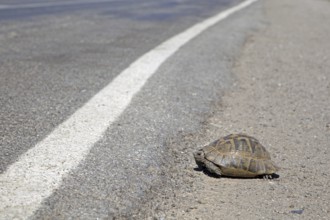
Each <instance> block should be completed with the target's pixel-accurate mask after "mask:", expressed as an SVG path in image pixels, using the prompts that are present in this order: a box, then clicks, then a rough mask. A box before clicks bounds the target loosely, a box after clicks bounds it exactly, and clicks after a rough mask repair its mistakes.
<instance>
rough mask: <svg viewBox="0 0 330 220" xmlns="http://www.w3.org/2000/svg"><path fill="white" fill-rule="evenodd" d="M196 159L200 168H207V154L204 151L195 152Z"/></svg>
mask: <svg viewBox="0 0 330 220" xmlns="http://www.w3.org/2000/svg"><path fill="white" fill-rule="evenodd" d="M194 158H195V161H196V164H197V165H198V167H199V168H203V167H205V153H204V151H203V149H199V150H198V151H196V152H194Z"/></svg>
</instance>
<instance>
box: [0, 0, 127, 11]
mask: <svg viewBox="0 0 330 220" xmlns="http://www.w3.org/2000/svg"><path fill="white" fill-rule="evenodd" d="M118 1H121V0H85V1H65V2H38V3H29V4H12V5H0V10H1V9H24V8H43V7H55V6H68V5H82V4H91V3H106V2H109V3H111V2H118Z"/></svg>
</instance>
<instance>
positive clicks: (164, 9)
mask: <svg viewBox="0 0 330 220" xmlns="http://www.w3.org/2000/svg"><path fill="white" fill-rule="evenodd" d="M167 3H168V2H166V1H159V2H157V3H153V1H143V4H142V3H141V5H140V6H139V5H138V4H133V5H129V4H128V3H127V4H128V5H129V6H128V5H120V6H118V7H117V8H116V9H114V7H115V6H114V5H113V4H110V3H109V6H108V7H106V4H104V3H102V6H101V7H96V6H95V7H92V8H85V7H83V8H79V7H76V8H78V9H77V10H71V9H70V10H69V9H65V8H63V9H59V10H58V11H56V12H54V14H48V15H42V13H40V14H39V13H37V15H36V16H32V15H31V14H25V15H24V16H22V17H18V18H15V19H12V18H10V16H9V15H7V17H6V16H3V17H0V23H1V25H0V45H1V47H0V77H1V80H0V94H1V96H0V103H1V105H0V122H1V124H0V138H1V139H0V141H1V142H0V146H1V148H0V161H1V162H0V169H1V170H0V171H1V172H3V171H5V169H6V168H7V167H8V166H9V165H10V164H11V163H13V162H15V160H17V159H18V158H19V155H21V154H22V153H24V152H26V151H27V150H28V149H29V148H31V147H33V146H34V145H35V144H36V143H37V142H39V141H41V140H42V139H43V138H44V137H46V136H47V134H49V133H50V132H51V131H52V130H53V129H54V128H55V127H56V126H57V125H58V124H60V123H61V122H63V121H64V120H65V119H66V118H68V117H69V116H70V115H71V114H72V113H73V112H75V110H76V109H78V108H79V107H80V106H82V105H83V104H84V103H85V102H86V101H88V100H89V99H90V98H91V97H92V96H93V95H94V94H95V93H97V92H98V91H99V90H100V89H102V88H103V87H104V86H106V85H107V84H108V83H109V82H110V81H111V80H112V79H113V78H114V77H115V76H116V75H117V74H119V73H120V72H121V71H122V70H123V69H125V68H126V67H127V66H128V65H129V64H130V63H132V62H133V61H134V60H135V59H136V58H138V57H139V56H141V55H142V54H144V53H145V52H147V51H149V50H150V49H152V48H153V47H155V46H157V45H158V44H159V43H161V42H163V41H164V40H166V39H168V38H169V37H171V36H173V35H175V34H176V33H179V32H181V31H183V30H184V29H186V28H188V27H190V26H191V25H193V24H195V23H196V22H198V21H201V20H203V19H204V18H207V17H209V16H211V15H213V14H215V13H217V12H219V11H221V10H223V9H225V8H226V7H230V6H231V5H234V4H237V3H238V2H237V1H208V3H206V2H203V3H198V1H194V3H193V2H188V1H187V2H185V1H183V2H182V3H178V2H172V4H167ZM0 4H4V1H0ZM20 10H23V9H20ZM24 10H25V9H24ZM36 10H37V9H36ZM38 10H40V11H42V9H38ZM121 10H122V11H121ZM254 10H257V8H255V7H250V8H249V9H248V10H246V11H247V12H249V13H247V12H246V11H242V12H239V13H237V14H235V15H233V16H232V17H230V18H229V19H227V20H225V21H223V22H221V23H219V24H217V25H215V26H214V27H212V28H210V29H209V30H208V31H206V32H205V33H203V34H202V35H200V36H198V37H197V38H196V39H194V40H193V41H191V42H190V43H188V44H187V45H185V46H184V47H183V48H182V49H181V50H180V51H179V52H178V53H176V54H175V55H174V56H173V57H171V58H170V59H169V60H168V61H167V62H166V63H165V64H164V65H163V66H162V67H161V68H160V69H159V70H158V71H157V73H156V74H155V75H154V76H153V77H152V78H151V79H150V80H149V81H148V83H147V85H146V86H145V87H144V88H143V89H142V91H141V92H140V93H139V94H138V95H137V96H136V97H134V99H133V101H132V103H131V105H130V106H129V108H127V109H126V110H125V112H124V113H123V114H122V115H121V117H120V118H119V119H118V121H117V122H116V123H115V124H113V125H112V126H111V127H110V128H109V129H108V131H107V132H106V134H105V135H104V137H103V138H102V139H101V140H100V141H99V142H98V143H97V144H96V145H95V146H94V147H93V149H92V150H91V152H90V154H89V155H88V157H87V158H86V160H85V161H82V163H81V164H80V166H79V167H78V168H77V169H76V170H74V171H72V172H71V174H70V175H69V176H67V177H66V178H65V179H64V181H63V185H62V187H61V188H60V189H57V190H56V191H55V192H54V193H53V195H52V196H51V197H49V198H48V199H47V200H45V201H44V203H43V204H42V207H41V208H40V209H39V210H38V211H37V212H36V213H35V216H34V217H33V218H35V219H44V218H49V219H55V218H57V219H58V218H74V219H77V218H80V219H81V218H87V219H91V218H94V219H95V218H110V219H111V218H144V217H146V216H149V215H150V212H148V210H146V209H144V206H143V203H145V202H147V201H149V200H150V199H151V198H150V197H149V196H148V194H150V195H156V194H157V190H161V189H162V188H166V187H167V185H169V184H168V183H169V182H171V179H169V178H168V176H167V175H166V172H167V171H168V170H167V169H166V168H167V164H168V163H171V156H172V155H171V152H169V151H167V149H166V142H167V141H168V140H170V139H171V138H175V137H178V136H180V135H182V134H187V133H194V132H195V131H197V130H198V129H200V126H201V123H202V122H203V121H204V120H205V118H207V117H208V116H209V115H210V114H212V112H211V109H212V104H213V103H215V102H218V101H219V99H221V92H222V91H224V90H225V89H226V88H227V87H228V85H229V84H230V83H231V80H232V76H231V73H230V69H231V67H232V65H233V60H234V59H235V56H236V55H237V54H238V52H239V50H240V48H241V46H242V44H243V43H244V40H245V38H246V36H247V33H249V32H250V31H253V30H254V28H255V24H254V22H253V19H254V14H253V11H254ZM114 11H117V13H114ZM171 13H173V15H171ZM1 14H2V11H1ZM190 147H192V148H194V147H196V146H194V144H193V143H192V145H191V146H190ZM155 192H156V193H155ZM151 208H155V207H151Z"/></svg>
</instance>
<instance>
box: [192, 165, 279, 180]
mask: <svg viewBox="0 0 330 220" xmlns="http://www.w3.org/2000/svg"><path fill="white" fill-rule="evenodd" d="M194 170H195V171H197V172H203V173H204V174H205V175H207V176H209V177H212V178H216V179H220V178H226V179H270V180H272V179H278V178H280V175H278V174H276V173H273V174H270V175H260V176H256V177H233V176H219V175H217V174H215V173H211V172H210V171H208V170H207V169H205V168H200V167H195V168H194Z"/></svg>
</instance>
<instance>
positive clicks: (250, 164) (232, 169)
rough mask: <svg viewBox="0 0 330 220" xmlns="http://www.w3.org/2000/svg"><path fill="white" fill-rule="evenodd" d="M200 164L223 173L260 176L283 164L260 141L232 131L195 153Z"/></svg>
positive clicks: (272, 171)
mask: <svg viewBox="0 0 330 220" xmlns="http://www.w3.org/2000/svg"><path fill="white" fill-rule="evenodd" d="M194 157H195V160H196V163H197V165H198V166H199V167H203V168H206V169H207V170H208V171H209V172H211V173H215V174H217V175H222V176H232V177H256V176H262V175H267V176H270V175H272V174H274V173H275V172H276V171H278V170H279V168H278V167H277V166H276V165H275V164H274V162H273V161H272V160H271V157H270V154H269V153H268V151H267V150H266V149H265V147H264V146H262V145H261V144H260V143H259V141H258V140H257V139H256V138H254V137H251V136H248V135H245V134H230V135H228V136H226V137H223V138H220V139H219V140H216V141H214V142H212V143H211V144H209V145H207V146H205V147H203V148H202V149H200V150H198V151H196V152H195V153H194Z"/></svg>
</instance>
